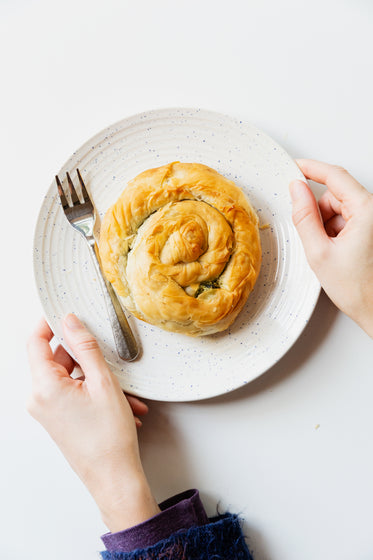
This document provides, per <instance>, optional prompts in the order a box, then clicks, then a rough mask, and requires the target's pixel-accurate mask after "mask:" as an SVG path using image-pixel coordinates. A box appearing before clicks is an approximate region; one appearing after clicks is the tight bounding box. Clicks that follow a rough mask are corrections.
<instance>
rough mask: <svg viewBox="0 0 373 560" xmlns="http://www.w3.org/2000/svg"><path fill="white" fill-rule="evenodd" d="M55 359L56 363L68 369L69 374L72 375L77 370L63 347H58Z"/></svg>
mask: <svg viewBox="0 0 373 560" xmlns="http://www.w3.org/2000/svg"><path fill="white" fill-rule="evenodd" d="M53 359H54V361H55V362H57V363H58V364H60V365H61V366H63V367H64V368H65V369H66V371H67V373H68V374H69V375H71V373H72V372H73V370H74V368H75V361H74V360H73V359H72V357H71V356H70V354H68V353H67V352H66V350H65V348H64V347H63V346H61V345H58V346H57V348H56V350H55V351H54V354H53Z"/></svg>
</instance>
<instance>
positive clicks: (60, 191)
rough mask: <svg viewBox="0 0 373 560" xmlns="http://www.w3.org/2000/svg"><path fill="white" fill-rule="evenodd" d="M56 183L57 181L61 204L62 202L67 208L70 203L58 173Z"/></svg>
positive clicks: (63, 206)
mask: <svg viewBox="0 0 373 560" xmlns="http://www.w3.org/2000/svg"><path fill="white" fill-rule="evenodd" d="M56 183H57V189H58V194H59V195H60V200H61V204H62V208H63V209H64V210H65V208H68V206H70V205H69V203H68V201H67V198H66V196H65V193H64V192H63V188H62V185H61V181H60V179H59V177H58V175H56Z"/></svg>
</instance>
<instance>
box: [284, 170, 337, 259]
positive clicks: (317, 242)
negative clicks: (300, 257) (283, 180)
mask: <svg viewBox="0 0 373 560" xmlns="http://www.w3.org/2000/svg"><path fill="white" fill-rule="evenodd" d="M289 188H290V196H291V199H292V203H293V222H294V225H295V227H296V229H297V232H298V234H299V237H300V239H301V241H302V244H303V247H304V251H305V253H306V257H307V260H308V262H309V263H310V265H311V266H312V267H313V266H314V265H315V264H316V262H317V261H318V260H319V257H320V256H321V255H325V250H326V249H327V248H328V245H329V239H328V236H327V234H326V232H325V229H324V224H323V222H322V219H321V216H320V213H319V207H318V204H317V202H316V199H315V197H314V195H313V193H312V191H311V189H310V188H309V187H308V185H306V183H304V182H303V181H300V180H297V181H293V182H292V183H290V187H289Z"/></svg>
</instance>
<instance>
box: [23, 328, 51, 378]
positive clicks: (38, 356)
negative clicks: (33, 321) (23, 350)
mask: <svg viewBox="0 0 373 560" xmlns="http://www.w3.org/2000/svg"><path fill="white" fill-rule="evenodd" d="M52 338H53V332H52V330H51V328H50V327H49V325H48V323H47V322H46V320H45V319H41V320H40V322H39V323H38V326H37V327H36V329H35V331H34V332H33V334H32V335H31V336H30V338H29V341H28V345H27V351H28V358H29V363H30V366H31V373H32V376H33V377H34V378H37V377H41V376H43V375H44V374H45V371H46V367H45V366H46V365H48V364H49V363H50V362H51V361H52V360H53V352H52V349H51V347H50V345H49V343H50V341H51V340H52Z"/></svg>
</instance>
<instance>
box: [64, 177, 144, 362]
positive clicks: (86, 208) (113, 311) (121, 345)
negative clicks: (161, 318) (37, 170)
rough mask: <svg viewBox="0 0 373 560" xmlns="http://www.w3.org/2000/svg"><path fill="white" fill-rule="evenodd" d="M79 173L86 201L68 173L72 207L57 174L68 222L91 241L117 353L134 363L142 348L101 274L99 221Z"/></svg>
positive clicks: (108, 283)
mask: <svg viewBox="0 0 373 560" xmlns="http://www.w3.org/2000/svg"><path fill="white" fill-rule="evenodd" d="M76 172H77V175H78V178H79V182H80V188H81V191H82V197H83V201H84V202H80V200H79V197H78V194H77V192H76V189H75V187H74V184H73V182H72V180H71V177H70V175H69V173H68V172H66V176H67V182H68V185H69V190H70V194H71V202H72V205H70V204H69V202H68V199H67V198H66V196H65V193H64V190H63V188H62V184H61V181H60V180H59V178H58V176H57V175H56V183H57V188H58V194H59V197H60V201H61V206H62V208H63V211H64V213H65V216H66V218H67V220H68V221H69V223H70V224H71V225H72V226H73V227H74V228H75V229H76V230H77V231H79V233H81V234H82V235H83V236H84V238H85V239H86V240H87V242H88V246H89V248H90V253H91V256H92V260H93V262H94V265H95V268H96V271H97V274H98V277H99V279H100V284H101V289H102V292H103V294H104V298H105V303H106V307H107V311H108V314H109V318H110V323H111V327H112V330H113V335H114V340H115V345H116V348H117V352H118V354H119V356H120V357H121V358H122V360H126V361H128V362H131V361H132V360H135V359H136V358H137V356H138V354H139V348H138V345H137V342H136V339H135V337H134V335H133V332H132V330H131V327H130V326H129V324H128V321H127V318H126V316H125V314H124V311H123V309H122V307H121V305H120V303H119V301H118V298H117V296H116V294H115V292H114V289H113V287H112V285H111V284H110V282H109V281H108V280H106V278H105V276H104V274H103V273H102V271H101V265H100V256H99V252H98V247H97V243H96V240H95V238H94V235H93V231H94V225H95V221H96V212H95V207H94V205H93V203H92V201H91V199H90V197H89V194H88V192H87V189H86V187H85V184H84V181H83V179H82V176H81V174H80V171H79V169H77V170H76Z"/></svg>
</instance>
